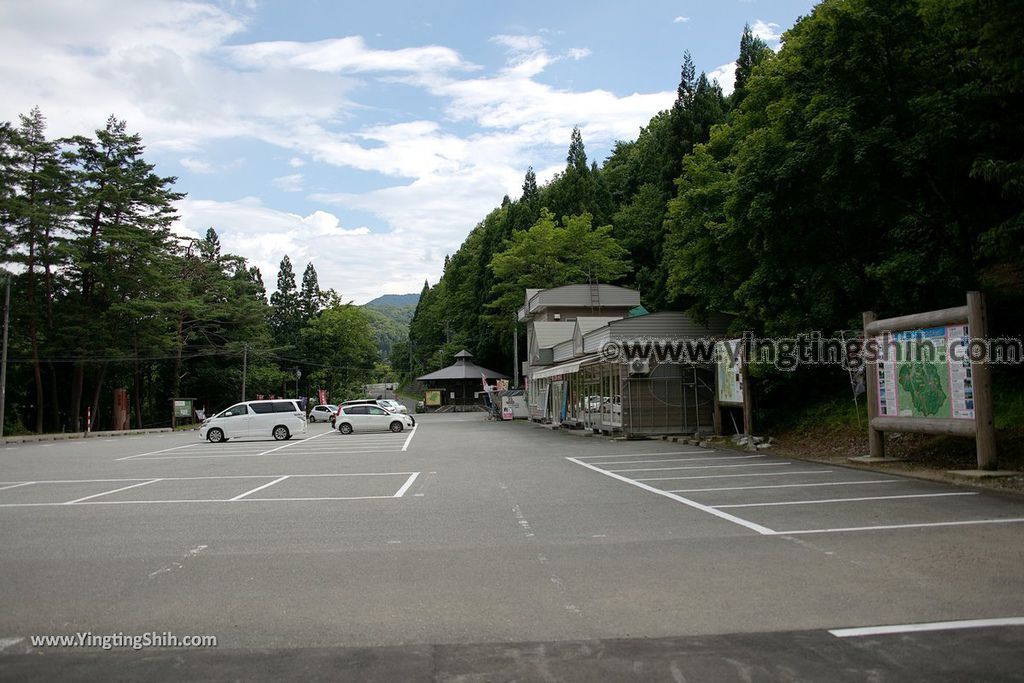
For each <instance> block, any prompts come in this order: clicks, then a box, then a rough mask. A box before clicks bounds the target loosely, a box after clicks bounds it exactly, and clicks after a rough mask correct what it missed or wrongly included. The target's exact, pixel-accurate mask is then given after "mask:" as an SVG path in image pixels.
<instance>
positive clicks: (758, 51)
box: [732, 24, 774, 107]
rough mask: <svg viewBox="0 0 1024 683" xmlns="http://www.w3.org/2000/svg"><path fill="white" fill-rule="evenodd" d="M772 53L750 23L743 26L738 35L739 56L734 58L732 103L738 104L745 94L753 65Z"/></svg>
mask: <svg viewBox="0 0 1024 683" xmlns="http://www.w3.org/2000/svg"><path fill="white" fill-rule="evenodd" d="M773 54H774V53H773V52H772V49H771V48H770V47H768V43H766V42H764V41H763V40H761V39H760V38H759V37H757V36H755V35H754V34H753V32H751V30H750V24H747V25H746V26H744V27H743V35H742V36H741V37H740V56H739V57H738V58H737V59H736V84H735V86H734V88H733V91H732V105H733V106H734V107H735V106H738V105H739V103H740V102H742V101H743V98H744V97H746V95H747V81H749V80H750V74H751V72H752V71H753V70H754V67H755V66H757V65H758V64H760V63H761V62H763V61H764V60H765V59H767V58H769V57H771V56H772V55H773Z"/></svg>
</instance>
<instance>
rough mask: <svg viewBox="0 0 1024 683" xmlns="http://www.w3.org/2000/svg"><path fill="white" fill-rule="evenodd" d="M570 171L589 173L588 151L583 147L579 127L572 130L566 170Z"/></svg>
mask: <svg viewBox="0 0 1024 683" xmlns="http://www.w3.org/2000/svg"><path fill="white" fill-rule="evenodd" d="M568 169H575V170H576V171H578V172H580V173H586V172H587V151H586V149H584V147H583V135H582V134H581V133H580V128H579V126H573V129H572V136H571V138H570V141H569V154H568V156H567V157H566V170H568ZM535 182H536V180H535Z"/></svg>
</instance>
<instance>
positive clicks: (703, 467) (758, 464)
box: [598, 462, 792, 472]
mask: <svg viewBox="0 0 1024 683" xmlns="http://www.w3.org/2000/svg"><path fill="white" fill-rule="evenodd" d="M598 464H600V463H598ZM791 464H792V463H788V462H755V463H749V464H744V465H694V466H693V467H637V468H635V469H629V470H608V471H609V472H665V471H668V470H714V469H722V468H723V467H782V466H784V465H791Z"/></svg>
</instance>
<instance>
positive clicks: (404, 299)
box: [363, 294, 420, 309]
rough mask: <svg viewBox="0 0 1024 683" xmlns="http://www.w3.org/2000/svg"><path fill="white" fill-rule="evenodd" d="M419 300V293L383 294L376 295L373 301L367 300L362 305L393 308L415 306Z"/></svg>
mask: <svg viewBox="0 0 1024 683" xmlns="http://www.w3.org/2000/svg"><path fill="white" fill-rule="evenodd" d="M419 301H420V295H419V294H385V295H384V296H378V297H377V298H376V299H374V300H373V301H368V302H366V303H365V304H363V305H364V306H366V307H367V308H377V309H380V308H383V307H384V306H393V307H395V308H404V307H405V306H412V307H414V308H415V306H416V304H418V303H419Z"/></svg>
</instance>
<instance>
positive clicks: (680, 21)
mask: <svg viewBox="0 0 1024 683" xmlns="http://www.w3.org/2000/svg"><path fill="white" fill-rule="evenodd" d="M689 21H690V17H684V16H678V17H676V18H675V19H673V20H672V23H673V24H686V23H689Z"/></svg>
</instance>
